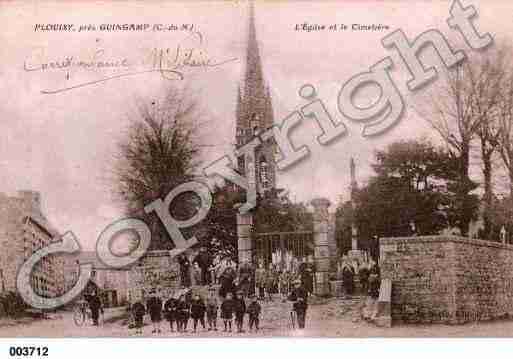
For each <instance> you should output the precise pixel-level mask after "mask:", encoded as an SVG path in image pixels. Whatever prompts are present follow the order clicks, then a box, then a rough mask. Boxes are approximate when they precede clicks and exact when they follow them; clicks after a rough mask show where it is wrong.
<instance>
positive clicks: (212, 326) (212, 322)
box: [207, 287, 217, 331]
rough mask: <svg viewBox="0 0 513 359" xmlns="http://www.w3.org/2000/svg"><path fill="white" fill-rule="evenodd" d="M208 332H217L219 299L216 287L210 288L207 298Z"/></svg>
mask: <svg viewBox="0 0 513 359" xmlns="http://www.w3.org/2000/svg"><path fill="white" fill-rule="evenodd" d="M207 322H208V330H209V331H211V330H214V331H217V297H216V290H215V288H214V287H210V289H209V292H208V298H207Z"/></svg>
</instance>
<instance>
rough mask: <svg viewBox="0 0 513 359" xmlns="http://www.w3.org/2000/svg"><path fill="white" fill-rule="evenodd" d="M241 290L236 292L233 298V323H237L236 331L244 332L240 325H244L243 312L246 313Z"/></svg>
mask: <svg viewBox="0 0 513 359" xmlns="http://www.w3.org/2000/svg"><path fill="white" fill-rule="evenodd" d="M243 294H244V293H243V292H242V291H241V290H240V291H238V292H237V296H236V297H235V299H234V300H233V303H234V305H233V312H234V313H235V324H236V325H237V332H238V333H244V331H243V330H242V327H243V326H244V314H246V302H244V297H243Z"/></svg>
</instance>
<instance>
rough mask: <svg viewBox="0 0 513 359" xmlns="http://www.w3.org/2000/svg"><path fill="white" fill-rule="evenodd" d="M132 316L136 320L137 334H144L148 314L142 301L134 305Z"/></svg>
mask: <svg viewBox="0 0 513 359" xmlns="http://www.w3.org/2000/svg"><path fill="white" fill-rule="evenodd" d="M132 314H133V316H134V320H135V334H142V327H143V319H144V314H146V308H145V307H144V304H142V302H141V301H140V300H138V301H137V302H135V303H134V305H133V306H132Z"/></svg>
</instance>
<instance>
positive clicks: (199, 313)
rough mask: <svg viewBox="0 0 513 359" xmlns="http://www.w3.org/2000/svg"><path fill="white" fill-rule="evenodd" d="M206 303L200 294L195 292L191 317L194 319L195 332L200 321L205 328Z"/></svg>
mask: <svg viewBox="0 0 513 359" xmlns="http://www.w3.org/2000/svg"><path fill="white" fill-rule="evenodd" d="M205 309H206V308H205V303H203V299H201V297H200V296H199V294H195V295H194V298H193V299H192V301H191V317H192V319H193V320H194V333H196V328H197V327H198V321H199V322H200V323H201V326H202V327H203V330H205Z"/></svg>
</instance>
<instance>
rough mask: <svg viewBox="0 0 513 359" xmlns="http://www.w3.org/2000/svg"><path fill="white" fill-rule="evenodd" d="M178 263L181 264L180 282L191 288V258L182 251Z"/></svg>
mask: <svg viewBox="0 0 513 359" xmlns="http://www.w3.org/2000/svg"><path fill="white" fill-rule="evenodd" d="M178 264H179V265H180V284H181V285H182V287H184V288H189V287H190V286H191V273H190V268H191V262H189V258H187V256H186V255H185V254H184V253H182V254H180V255H179V256H178Z"/></svg>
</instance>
